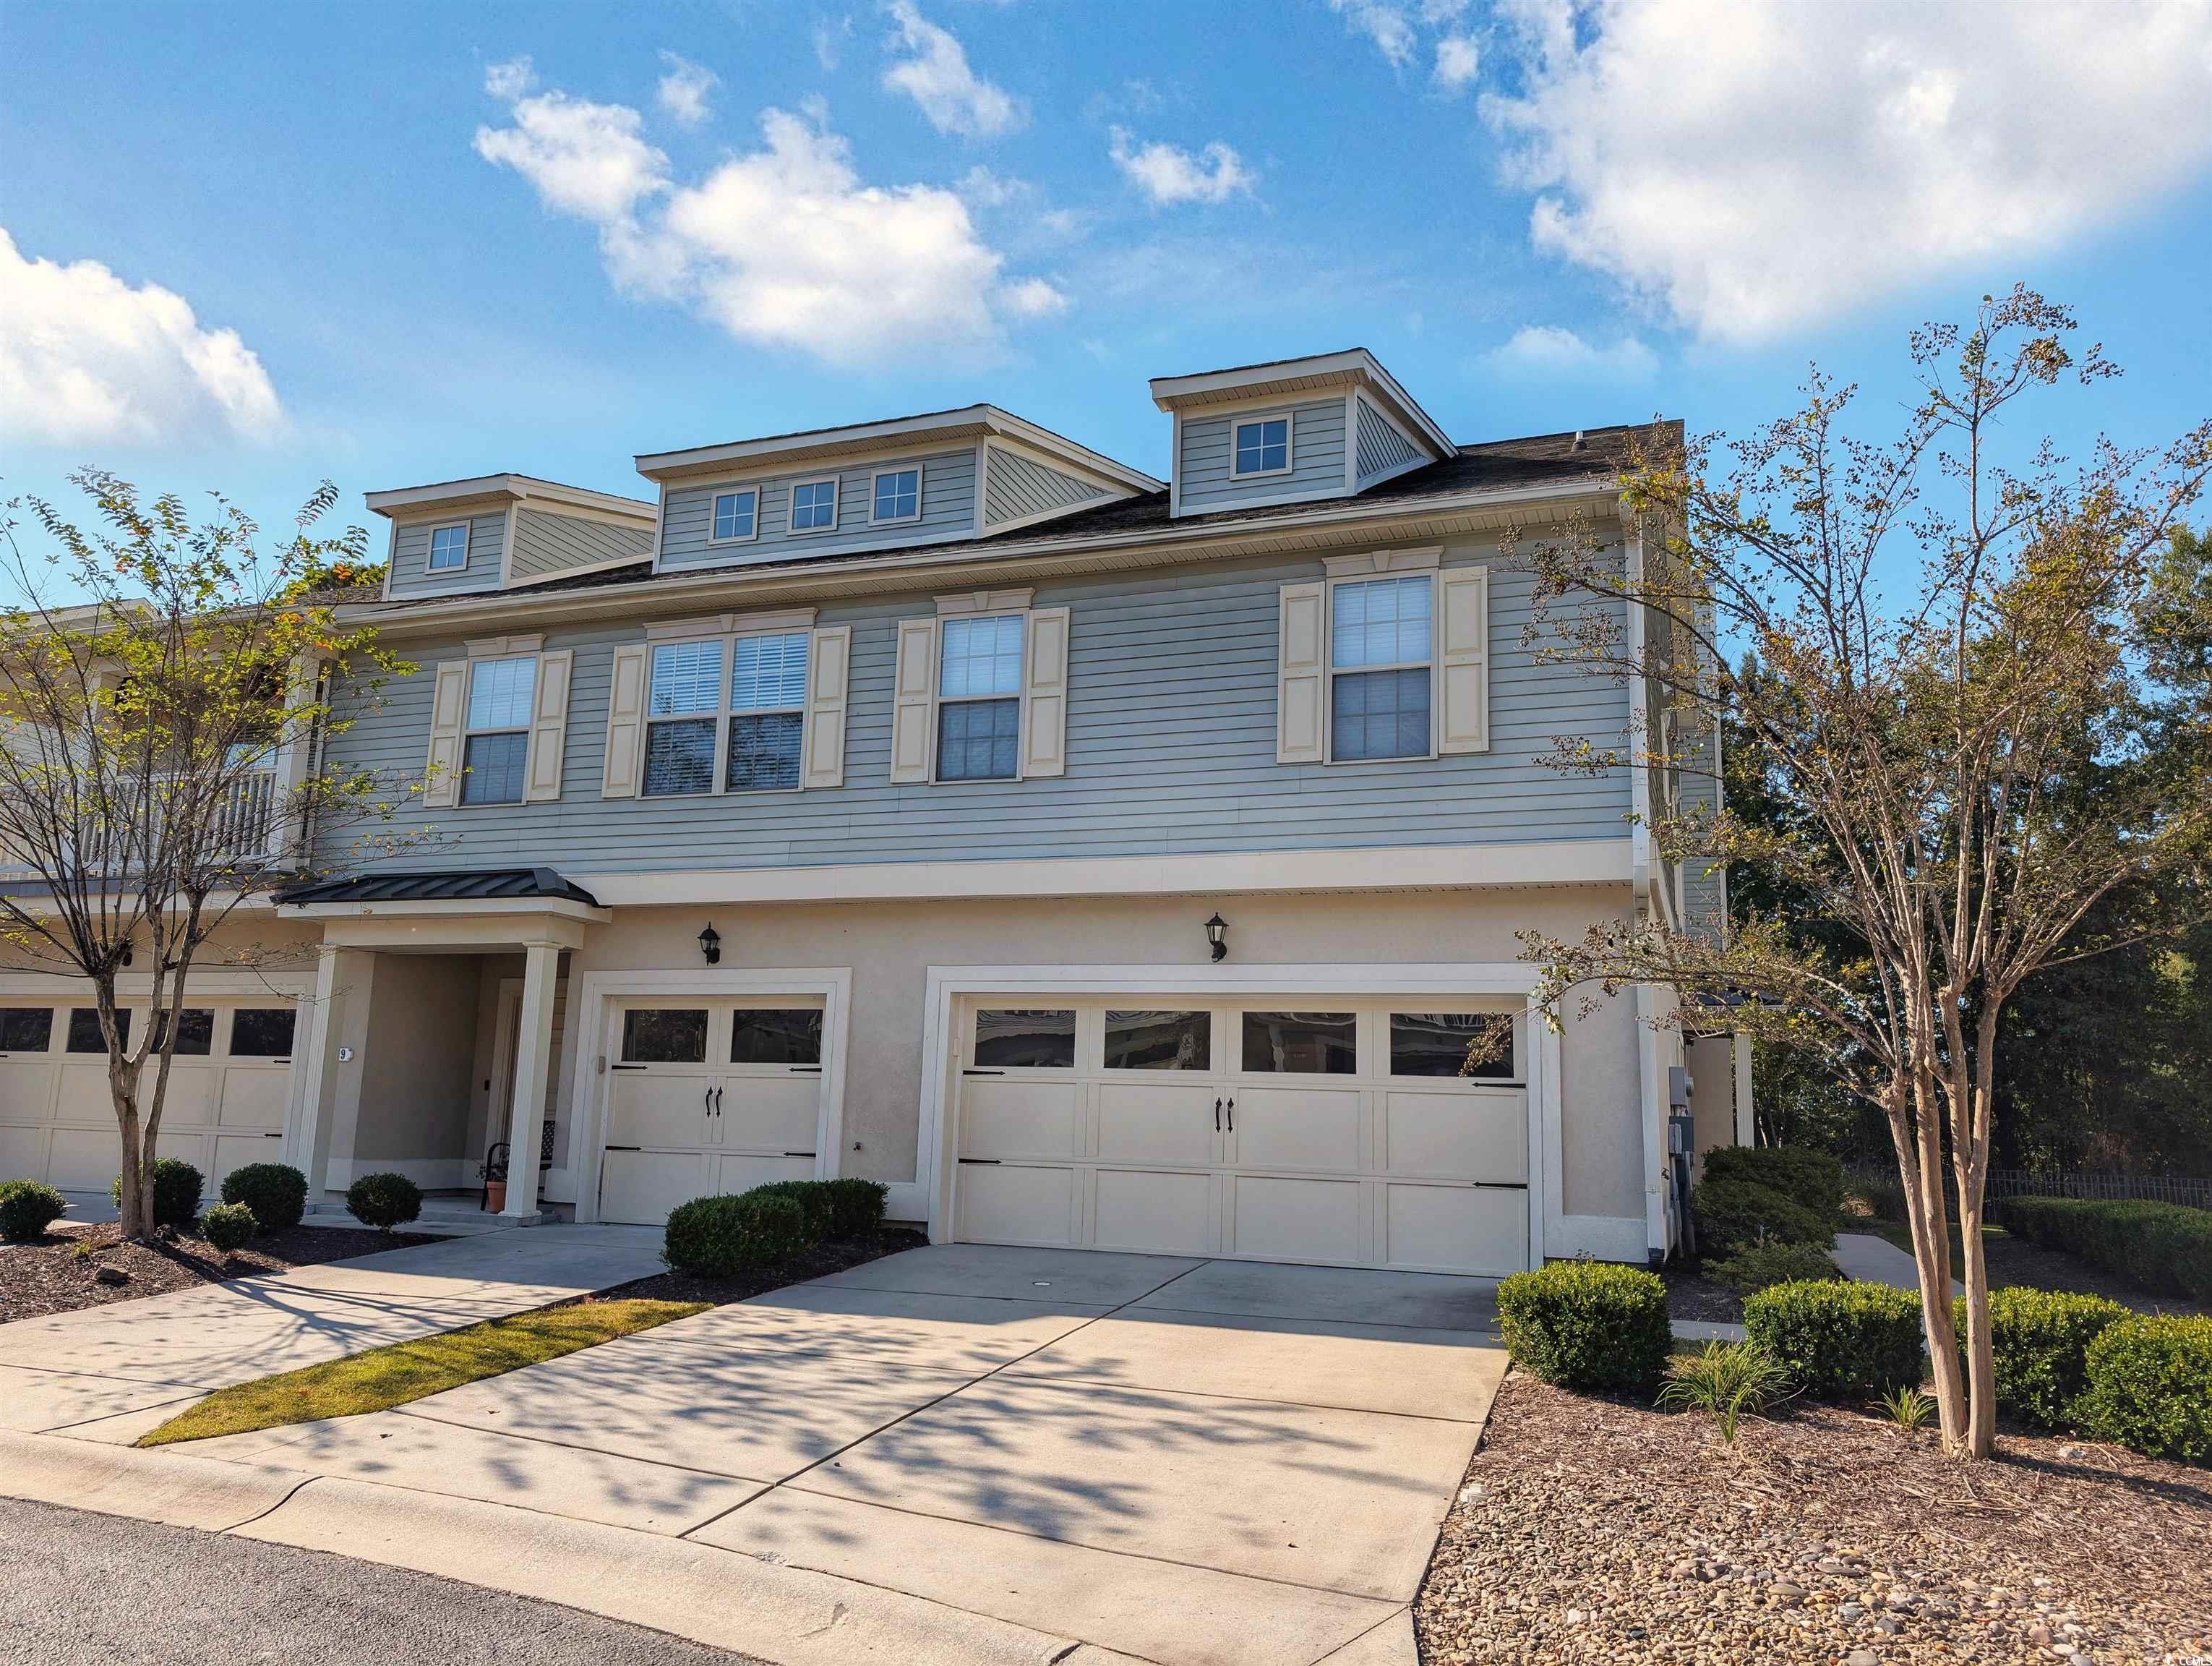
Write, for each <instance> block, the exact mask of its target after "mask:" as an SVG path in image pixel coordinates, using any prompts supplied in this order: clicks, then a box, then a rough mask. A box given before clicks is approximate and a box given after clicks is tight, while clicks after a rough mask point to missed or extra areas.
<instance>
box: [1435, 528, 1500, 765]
mask: <svg viewBox="0 0 2212 1666" xmlns="http://www.w3.org/2000/svg"><path fill="white" fill-rule="evenodd" d="M1437 577H1438V580H1439V581H1440V582H1439V588H1440V591H1441V594H1440V595H1439V596H1438V597H1437V621H1438V623H1439V627H1440V629H1439V633H1438V634H1439V637H1440V640H1439V641H1438V642H1437V670H1438V674H1439V676H1440V678H1441V679H1442V689H1443V698H1442V699H1441V700H1440V701H1439V702H1438V704H1439V705H1440V706H1441V708H1442V712H1441V715H1440V721H1439V722H1438V724H1437V751H1439V752H1486V751H1489V750H1490V569H1488V568H1487V567H1450V568H1446V569H1444V570H1443V572H1442V573H1440V574H1439V575H1437Z"/></svg>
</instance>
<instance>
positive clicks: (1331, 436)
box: [1176, 398, 1344, 514]
mask: <svg viewBox="0 0 2212 1666" xmlns="http://www.w3.org/2000/svg"><path fill="white" fill-rule="evenodd" d="M1292 411H1295V412H1296V413H1297V420H1296V421H1295V423H1293V424H1292V429H1293V432H1292V435H1291V472H1290V473H1288V474H1269V475H1261V476H1260V477H1258V478H1256V479H1252V480H1232V479H1231V478H1230V475H1229V469H1230V465H1231V462H1232V460H1233V459H1232V457H1231V448H1232V446H1233V443H1234V442H1233V438H1232V436H1233V435H1234V434H1235V431H1236V425H1237V423H1252V422H1264V421H1265V420H1266V419H1267V418H1268V417H1280V416H1284V415H1285V414H1286V413H1290V412H1292ZM1343 489H1344V401H1343V400H1342V399H1341V398H1334V399H1311V400H1308V401H1307V402H1305V403H1304V404H1296V405H1281V406H1271V407H1269V408H1267V409H1266V410H1240V411H1237V412H1236V413H1235V414H1234V415H1231V416H1227V417H1184V418H1183V421H1182V456H1181V457H1180V458H1178V459H1176V495H1177V496H1178V498H1179V499H1180V501H1181V505H1182V514H1199V513H1200V512H1201V511H1206V510H1212V509H1226V508H1231V507H1233V506H1234V505H1236V504H1239V503H1250V502H1261V501H1266V500H1271V499H1279V498H1283V497H1296V496H1302V495H1308V494H1310V495H1311V496H1316V497H1319V496H1326V495H1328V494H1329V493H1333V492H1340V491H1342V490H1343Z"/></svg>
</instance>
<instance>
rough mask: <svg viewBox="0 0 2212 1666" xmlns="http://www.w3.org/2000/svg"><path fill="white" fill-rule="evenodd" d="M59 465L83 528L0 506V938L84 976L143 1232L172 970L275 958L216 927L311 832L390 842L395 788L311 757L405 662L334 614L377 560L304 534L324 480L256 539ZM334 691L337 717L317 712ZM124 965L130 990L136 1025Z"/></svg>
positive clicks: (47, 511)
mask: <svg viewBox="0 0 2212 1666" xmlns="http://www.w3.org/2000/svg"><path fill="white" fill-rule="evenodd" d="M70 479H71V481H72V483H74V484H75V485H76V486H77V487H78V488H79V489H82V491H83V492H84V493H85V494H86V495H87V496H88V497H89V498H90V499H91V501H92V504H93V506H94V514H95V517H96V518H95V519H94V520H93V523H92V526H93V530H92V531H90V532H85V531H82V530H80V529H79V528H78V527H77V526H75V525H73V524H71V523H70V521H69V520H65V519H64V517H63V515H62V514H60V512H59V511H58V510H57V509H56V508H54V507H53V506H52V504H50V503H48V502H45V501H44V500H42V499H40V498H37V497H21V498H11V499H9V500H7V501H6V502H5V503H4V504H0V871H5V872H6V873H8V874H9V876H10V877H9V879H8V880H7V881H6V882H5V883H4V884H0V945H5V948H6V950H7V951H9V953H8V954H7V955H6V956H5V958H6V959H7V960H8V961H9V963H10V964H14V965H15V966H17V967H18V968H19V969H23V968H27V969H30V970H39V971H46V972H52V973H54V974H57V975H58V976H69V977H76V978H82V979H83V980H85V981H86V982H87V984H88V986H89V990H90V995H91V1005H92V1006H93V1008H94V1011H95V1012H98V1014H99V1018H100V1034H101V1037H102V1038H103V1039H104V1040H105V1042H106V1054H107V1082H108V1090H109V1093H110V1095H111V1097H112V1100H113V1104H114V1110H115V1120H116V1125H117V1128H118V1132H119V1134H120V1135H121V1140H122V1152H123V1162H122V1199H121V1203H122V1220H123V1226H124V1231H125V1232H126V1233H128V1234H129V1235H131V1236H133V1237H142V1238H143V1237H149V1236H150V1235H151V1234H152V1233H153V1231H154V1228H155V1220H154V1195H153V1170H154V1162H155V1154H156V1152H157V1151H158V1149H159V1144H160V1139H161V1111H162V1106H163V1104H164V1100H165V1097H166V1095H167V1090H168V1085H169V1075H170V1067H171V1063H172V1061H173V1058H174V1055H175V1049H176V1038H177V1035H178V1030H179V1014H180V1013H181V1012H182V1011H183V1009H184V1006H185V1001H186V999H187V990H188V988H189V987H190V984H191V979H192V977H193V976H194V974H195V973H197V972H204V970H207V969H209V968H210V966H222V967H229V968H239V967H250V966H257V965H265V964H270V961H271V960H272V959H274V958H276V956H277V955H278V954H280V953H282V952H283V951H281V950H277V949H273V948H270V947H268V946H265V945H258V944H227V945H217V944H216V943H215V942H214V941H213V939H214V937H215V934H216V932H217V931H218V929H219V928H220V927H222V925H223V924H224V922H225V921H228V919H229V918H230V916H231V915H233V914H234V913H235V912H236V911H237V910H238V909H240V908H242V907H245V906H246V905H248V904H249V903H252V901H253V900H254V899H255V898H257V897H266V896H267V895H268V893H270V891H273V890H275V889H276V888H277V887H279V886H281V885H284V884H287V883H289V882H292V881H294V880H296V879H300V878H301V877H303V876H304V875H305V874H306V873H307V871H308V851H309V842H310V830H311V829H312V830H313V831H314V833H315V834H316V835H317V836H318V841H319V844H320V845H321V846H322V847H323V848H329V845H330V840H331V835H332V834H333V833H334V832H343V830H346V829H348V828H352V829H354V830H356V834H357V836H356V837H355V838H354V839H353V840H352V841H351V842H350V851H351V853H352V854H353V855H354V856H356V857H358V856H360V855H362V854H368V853H370V852H374V851H377V850H383V849H389V848H392V847H394V846H395V845H397V844H398V843H402V842H405V841H404V839H401V838H398V837H395V836H384V835H380V833H379V832H378V830H377V829H378V824H380V823H381V822H383V821H385V820H386V819H387V818H389V817H390V816H391V814H392V809H393V808H394V806H395V803H396V801H397V800H399V799H401V798H403V797H404V793H405V792H406V791H407V790H408V788H409V786H410V783H407V782H405V781H397V780H392V779H389V778H386V777H385V776H382V775H379V774H377V773H376V772H374V771H369V770H360V769H327V768H325V767H324V766H323V765H322V764H321V763H320V762H319V758H320V756H321V753H322V750H323V748H324V746H325V744H326V743H327V741H328V739H330V737H331V736H332V735H334V734H337V733H340V732H342V731H343V730H344V729H345V728H346V727H349V723H350V722H351V721H353V718H354V717H355V716H357V715H358V714H359V713H360V711H361V710H362V709H363V708H364V706H365V705H367V704H371V703H374V700H375V698H376V690H378V689H379V688H380V687H381V685H382V684H383V681H384V679H385V678H388V677H390V676H392V675H394V674H405V673H406V672H411V671H412V670H413V667H412V666H404V665H402V664H400V663H399V662H398V660H395V659H394V658H393V657H392V655H391V654H387V653H386V652H385V651H384V650H382V649H381V648H379V647H377V645H376V644H375V641H374V638H373V635H372V634H371V633H370V632H369V631H368V630H367V629H347V628H346V627H344V626H343V625H341V624H340V623H339V622H338V621H337V617H336V616H335V614H334V611H333V603H334V601H335V600H336V599H338V598H340V597H341V596H343V594H344V593H345V590H346V588H347V587H349V586H352V585H355V584H357V583H358V582H359V581H362V579H364V578H373V576H374V570H375V569H373V568H370V567H369V566H368V563H367V562H365V561H364V559H363V556H362V552H363V550H364V549H365V547H366V544H367V538H368V535H367V533H366V532H363V531H362V529H360V528H358V527H349V528H348V529H347V530H346V531H345V532H343V533H340V534H338V535H337V536H335V537H329V536H319V535H318V534H317V532H316V527H317V526H318V524H319V522H320V520H322V518H323V516H324V515H325V514H327V513H328V512H329V510H330V509H331V506H332V505H333V504H334V503H335V502H337V489H336V488H335V487H334V486H332V485H331V483H329V482H327V481H325V483H323V484H322V486H321V487H320V488H319V489H318V490H317V491H316V492H315V494H314V496H313V497H311V498H310V499H308V501H307V504H306V506H305V507H304V508H302V509H301V511H300V513H299V515H298V516H297V518H296V520H295V524H294V526H293V529H292V532H291V535H290V537H289V538H288V539H287V540H285V541H284V542H283V543H282V544H277V545H276V547H274V548H273V549H266V550H264V548H262V547H261V539H260V530H261V529H260V528H259V527H258V526H257V525H256V524H255V523H254V521H253V520H252V519H251V518H249V517H248V516H247V515H246V514H244V513H243V512H242V511H241V510H240V509H239V508H236V507H235V506H234V505H232V504H231V503H229V502H226V501H225V500H223V499H222V497H220V496H216V497H215V498H214V500H213V508H212V510H211V512H210V514H207V516H206V517H205V518H204V519H203V520H197V521H196V520H194V519H193V518H192V516H191V514H190V513H189V512H188V510H187V508H186V506H185V502H184V501H183V500H182V499H181V498H179V497H177V496H173V495H169V494H164V495H163V496H159V497H156V498H154V499H152V500H151V501H147V500H146V499H144V498H143V497H142V496H141V494H140V493H139V491H138V489H137V488H136V487H134V486H132V485H131V483H129V482H127V481H125V480H121V479H118V477H115V476H113V475H112V474H108V473H105V472H103V471H98V470H87V471H81V472H79V473H77V474H75V475H72V476H71V477H70ZM25 515H27V516H28V518H29V522H30V525H29V526H26V525H25V524H24V520H23V517H24V516H25ZM33 529H35V532H39V533H43V535H44V536H43V538H40V539H36V540H35V542H36V548H35V550H28V549H27V548H26V541H27V539H30V538H33ZM58 594H66V595H67V596H68V598H69V599H68V601H67V602H66V604H65V605H64V603H61V602H58V601H57V600H56V599H55V597H56V596H57V595H58ZM340 683H343V684H345V685H347V687H348V689H349V696H348V697H349V708H348V709H349V715H348V716H345V717H340V716H338V715H337V714H335V713H334V712H333V710H332V708H331V703H330V698H331V696H330V691H331V689H332V688H333V687H335V686H337V685H338V684H340ZM413 785H414V786H415V787H419V785H420V783H419V782H417V783H413ZM341 848H344V847H343V845H342V847H341ZM131 968H135V971H132V972H130V973H128V974H126V969H131ZM126 975H127V976H131V977H132V978H133V979H134V981H135V980H136V979H138V978H143V980H144V981H145V987H146V988H148V990H149V995H150V1000H149V1010H148V1012H147V1015H146V1018H147V1021H146V1023H145V1025H144V1027H143V1029H141V1030H139V1031H137V1033H136V1034H130V1033H126V1025H125V1022H124V1018H123V1013H122V1008H121V1006H120V1005H119V998H118V983H119V982H122V981H123V980H124V978H125V976H126ZM133 993H134V994H135V989H134V991H133Z"/></svg>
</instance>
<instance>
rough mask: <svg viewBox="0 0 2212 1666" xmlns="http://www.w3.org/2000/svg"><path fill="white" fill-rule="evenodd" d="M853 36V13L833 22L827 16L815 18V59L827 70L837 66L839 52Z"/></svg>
mask: <svg viewBox="0 0 2212 1666" xmlns="http://www.w3.org/2000/svg"><path fill="white" fill-rule="evenodd" d="M852 38H853V18H852V14H851V13H849V12H848V13H846V14H845V15H842V16H841V17H839V18H838V20H837V21H836V22H834V23H832V22H831V21H829V19H828V18H826V17H817V18H816V19H815V20H814V61H815V62H816V63H817V64H820V65H821V66H822V68H823V70H825V71H827V70H834V69H836V67H837V59H838V56H839V54H840V53H841V52H842V51H843V50H844V46H845V43H846V42H847V41H848V40H851V39H852Z"/></svg>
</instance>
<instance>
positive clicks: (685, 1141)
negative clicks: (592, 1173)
mask: <svg viewBox="0 0 2212 1666" xmlns="http://www.w3.org/2000/svg"><path fill="white" fill-rule="evenodd" d="M822 1014H823V1008H822V1002H821V1000H820V998H819V997H815V998H813V999H811V1000H809V999H808V998H805V997H793V998H791V999H788V1000H781V999H760V1000H753V999H745V1000H697V1001H686V1002H682V1003H675V1004H668V1005H650V1006H648V1005H646V1004H643V1003H636V1004H617V1006H616V1007H615V1010H614V1013H613V1018H612V1025H613V1033H612V1035H611V1037H609V1044H608V1048H607V1058H608V1061H609V1063H608V1066H607V1119H606V1128H607V1134H606V1152H605V1156H604V1157H603V1158H602V1159H601V1161H600V1165H599V1219H602V1220H609V1221H634V1222H639V1223H642V1224H645V1225H659V1224H660V1223H661V1222H663V1221H665V1220H666V1219H668V1212H669V1211H670V1210H671V1209H672V1208H674V1207H676V1206H677V1205H678V1204H679V1203H682V1202H684V1201H688V1200H690V1199H691V1198H695V1197H703V1196H705V1195H708V1193H711V1192H742V1191H746V1190H748V1189H750V1188H752V1187H755V1186H760V1185H765V1184H766V1183H768V1182H769V1181H771V1180H811V1179H812V1178H813V1177H814V1176H815V1174H816V1172H817V1158H816V1145H817V1132H816V1131H817V1128H819V1127H820V1122H821V1110H822V1093H823V1085H822Z"/></svg>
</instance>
